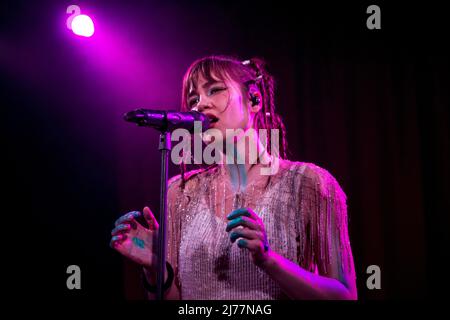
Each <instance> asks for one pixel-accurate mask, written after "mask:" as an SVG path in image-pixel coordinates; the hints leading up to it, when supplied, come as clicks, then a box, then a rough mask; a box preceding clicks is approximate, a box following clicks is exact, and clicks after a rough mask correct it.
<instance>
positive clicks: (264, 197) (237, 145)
mask: <svg viewBox="0 0 450 320" xmlns="http://www.w3.org/2000/svg"><path fill="white" fill-rule="evenodd" d="M182 108H183V111H188V110H197V111H199V112H202V113H204V114H206V115H207V116H208V117H209V118H210V119H211V123H212V125H211V127H212V128H214V129H216V130H217V131H218V132H220V133H221V134H222V137H224V138H223V149H222V150H221V152H220V158H221V159H227V161H219V162H218V163H217V164H215V165H210V166H209V167H206V168H203V169H200V170H193V171H188V172H186V170H184V166H183V165H182V168H181V169H182V170H181V174H180V175H178V176H176V177H173V178H172V179H170V181H169V190H168V203H169V206H168V217H167V238H168V248H167V264H166V265H167V272H166V276H165V283H164V288H165V293H164V295H165V299H189V300H193V299H202V300H213V299H218V300H235V299H236V300H263V299H356V298H357V291H356V283H355V282H356V280H355V271H354V263H353V257H352V251H351V247H350V241H349V237H348V230H347V207H346V196H345V194H344V192H343V191H342V189H341V188H340V186H339V184H338V183H337V182H336V180H335V179H334V178H333V176H332V175H331V174H330V173H328V172H327V171H326V170H324V169H322V168H320V167H318V166H316V165H314V164H311V163H303V162H293V161H290V160H288V159H287V158H286V132H285V129H284V125H283V123H282V121H281V118H280V117H279V116H278V115H277V114H276V113H275V105H274V81H273V78H272V76H271V75H270V74H268V73H267V71H266V70H265V67H264V63H263V62H262V60H260V59H251V60H247V61H240V60H238V59H235V58H232V57H224V56H211V57H206V58H203V59H200V60H197V61H195V62H194V63H193V64H192V65H191V66H190V68H189V69H188V70H187V72H186V75H185V77H184V80H183V90H182ZM231 129H235V130H231ZM239 129H241V130H239ZM260 129H266V130H267V135H266V136H265V137H264V136H262V135H261V134H259V132H260V131H259V130H260ZM272 129H277V130H279V131H278V132H280V137H281V139H280V140H281V143H280V146H279V154H280V156H278V154H277V153H278V152H277V151H278V150H275V149H273V150H271V143H268V141H270V137H271V130H272ZM236 130H237V132H241V133H242V134H240V135H237V136H235V138H233V139H227V138H228V137H229V135H230V134H229V132H230V131H233V132H236ZM214 137H215V139H214V140H213V139H210V141H211V140H213V141H214V143H217V142H218V140H219V139H218V138H217V137H216V136H214ZM205 140H206V139H205ZM246 140H247V143H246V142H245V141H246ZM205 142H206V143H209V142H208V141H205ZM272 147H273V146H272ZM230 150H232V151H233V152H232V153H231V154H232V156H230ZM252 150H257V153H256V161H250V160H251V158H252V154H251V152H252ZM230 159H231V161H230ZM274 163H276V166H274ZM274 168H275V169H276V170H273V169H274ZM267 172H269V174H267ZM141 215H143V217H144V218H145V220H146V221H147V222H148V228H147V227H144V226H142V225H141V224H140V223H138V222H137V220H136V219H137V218H139V217H140V216H141ZM157 230H158V223H157V221H156V219H155V217H154V216H153V214H152V212H151V211H150V209H149V208H148V207H145V208H144V210H143V213H141V212H137V211H133V212H130V213H128V214H125V215H124V216H122V217H120V218H119V219H118V220H117V221H116V223H115V228H114V230H113V231H112V239H111V246H112V247H113V248H114V249H115V250H117V251H119V252H120V253H121V254H123V255H124V256H126V257H128V258H130V259H132V260H133V261H135V262H137V263H139V264H140V265H142V266H143V269H144V274H145V277H144V285H145V287H146V288H147V291H149V297H150V298H153V299H154V296H155V292H156V290H155V289H156V269H157V266H156V256H155V255H156V252H155V254H153V256H152V257H150V256H149V255H148V251H149V248H152V246H153V243H154V242H155V241H156V236H157Z"/></svg>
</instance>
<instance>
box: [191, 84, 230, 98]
mask: <svg viewBox="0 0 450 320" xmlns="http://www.w3.org/2000/svg"><path fill="white" fill-rule="evenodd" d="M216 83H223V81H220V80H219V81H218V80H208V81H206V82H205V83H204V84H203V85H202V88H203V89H206V88H207V87H210V86H212V85H213V84H216ZM196 93H197V91H196V90H192V91H191V92H190V93H189V94H188V98H190V97H192V96H195V94H196Z"/></svg>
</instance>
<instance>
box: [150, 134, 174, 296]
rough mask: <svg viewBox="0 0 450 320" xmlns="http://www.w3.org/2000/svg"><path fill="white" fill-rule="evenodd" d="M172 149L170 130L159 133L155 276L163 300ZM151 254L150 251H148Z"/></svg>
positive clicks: (158, 294) (157, 294)
mask: <svg viewBox="0 0 450 320" xmlns="http://www.w3.org/2000/svg"><path fill="white" fill-rule="evenodd" d="M171 149H172V146H171V140H170V131H163V132H161V133H160V135H159V148H158V150H160V151H161V182H160V183H161V187H160V197H159V206H160V207H159V208H160V210H159V221H158V223H159V231H158V232H159V236H158V240H159V241H158V242H159V245H158V273H157V277H156V283H157V284H156V288H157V289H156V300H164V292H163V284H164V275H165V271H166V222H167V188H168V171H169V153H170V150H171ZM150 254H151V252H150Z"/></svg>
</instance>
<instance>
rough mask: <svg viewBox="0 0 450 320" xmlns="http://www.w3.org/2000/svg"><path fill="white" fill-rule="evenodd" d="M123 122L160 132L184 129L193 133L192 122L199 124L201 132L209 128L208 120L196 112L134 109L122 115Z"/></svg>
mask: <svg viewBox="0 0 450 320" xmlns="http://www.w3.org/2000/svg"><path fill="white" fill-rule="evenodd" d="M124 119H125V121H129V122H134V123H136V124H137V125H138V126H142V127H152V128H155V129H157V130H159V131H161V132H166V131H173V130H175V129H186V130H188V131H189V132H191V133H193V131H194V121H200V122H201V127H200V128H201V130H202V131H205V130H207V129H208V128H209V124H210V123H209V118H208V117H207V116H206V115H204V114H203V113H200V112H198V111H188V112H177V111H170V110H169V111H165V110H148V109H136V110H133V111H130V112H127V113H125V114H124Z"/></svg>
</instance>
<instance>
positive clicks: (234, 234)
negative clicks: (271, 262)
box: [226, 208, 270, 266]
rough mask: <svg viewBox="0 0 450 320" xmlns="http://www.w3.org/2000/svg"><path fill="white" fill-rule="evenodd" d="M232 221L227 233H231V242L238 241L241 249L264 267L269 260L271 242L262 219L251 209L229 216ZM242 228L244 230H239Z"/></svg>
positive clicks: (239, 210) (240, 210) (238, 210)
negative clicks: (246, 250) (247, 251)
mask: <svg viewBox="0 0 450 320" xmlns="http://www.w3.org/2000/svg"><path fill="white" fill-rule="evenodd" d="M227 219H228V220H231V221H230V222H229V223H228V224H227V228H226V231H227V232H230V231H231V232H230V240H231V242H235V241H236V240H237V239H239V238H240V239H239V240H238V242H237V245H238V247H239V248H245V249H248V250H249V251H250V253H251V254H252V258H253V262H254V263H255V264H256V265H257V266H262V265H263V264H264V263H265V262H266V261H267V260H268V258H269V251H270V248H269V242H268V241H267V234H266V231H265V228H264V223H263V221H262V220H261V218H260V217H259V216H258V215H257V214H256V213H255V212H254V211H253V210H252V209H251V208H240V209H236V210H234V211H233V212H231V213H230V214H229V215H228V216H227ZM238 226H242V227H243V228H237V227H238Z"/></svg>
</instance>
